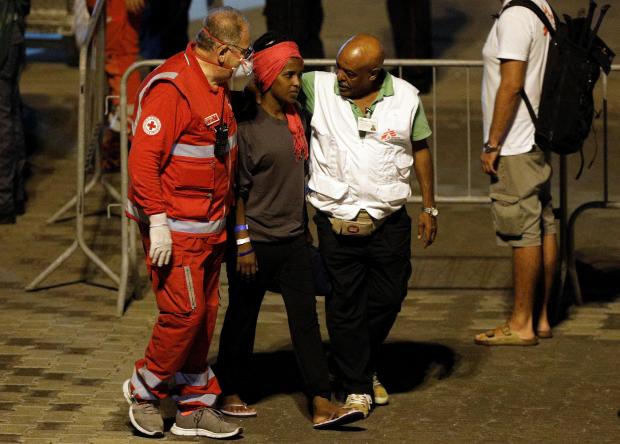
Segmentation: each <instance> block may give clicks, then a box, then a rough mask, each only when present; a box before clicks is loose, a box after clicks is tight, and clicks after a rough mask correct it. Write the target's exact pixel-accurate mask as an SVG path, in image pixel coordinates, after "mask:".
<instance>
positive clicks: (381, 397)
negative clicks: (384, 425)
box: [372, 373, 390, 405]
mask: <svg viewBox="0 0 620 444" xmlns="http://www.w3.org/2000/svg"><path fill="white" fill-rule="evenodd" d="M372 391H373V395H374V398H375V404H377V405H386V404H387V403H388V402H389V401H390V396H389V395H388V392H387V390H386V389H385V387H384V386H383V384H381V381H379V378H378V377H377V374H376V373H374V374H373V375H372Z"/></svg>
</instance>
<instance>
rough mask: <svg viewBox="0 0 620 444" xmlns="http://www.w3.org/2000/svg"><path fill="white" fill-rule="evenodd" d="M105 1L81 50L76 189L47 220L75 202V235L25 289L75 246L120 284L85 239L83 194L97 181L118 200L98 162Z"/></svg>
mask: <svg viewBox="0 0 620 444" xmlns="http://www.w3.org/2000/svg"><path fill="white" fill-rule="evenodd" d="M105 3H106V0H99V1H98V2H97V4H96V5H95V8H94V10H93V12H92V15H91V19H90V24H89V27H88V33H87V35H86V39H85V42H84V45H83V46H82V48H81V50H80V64H79V70H80V90H79V108H78V134H77V192H76V195H75V196H74V197H73V198H72V199H71V200H70V201H69V202H67V203H66V204H65V205H64V206H63V207H62V208H60V209H59V210H58V211H57V212H56V213H55V214H54V215H53V216H52V217H50V218H49V219H48V221H47V222H48V223H52V222H55V221H57V220H58V219H59V218H60V217H61V216H62V215H63V214H65V213H66V212H67V211H68V210H69V209H70V208H71V207H73V206H75V239H74V241H73V243H72V244H71V246H70V247H69V248H67V250H65V251H64V252H63V253H62V254H61V255H60V256H58V258H57V259H56V260H55V261H54V262H52V264H50V265H49V266H48V267H47V268H46V269H45V270H44V271H43V272H42V273H40V274H39V275H38V276H37V277H36V278H34V279H33V280H32V282H30V283H29V284H28V285H27V286H26V290H28V291H31V290H36V289H37V288H38V285H39V284H40V283H41V282H42V281H43V280H44V279H45V278H47V277H48V276H49V275H50V274H52V273H53V272H54V271H55V270H56V269H58V268H59V267H60V266H61V265H62V264H63V263H64V262H65V261H66V260H67V259H68V258H69V257H70V256H71V255H72V254H73V253H74V252H75V251H76V250H77V249H78V247H79V248H80V249H81V250H82V251H83V252H84V253H85V254H86V256H87V257H88V258H89V259H90V260H91V261H92V262H94V263H95V265H97V266H98V267H99V268H100V269H101V270H102V271H103V272H104V273H105V274H106V275H107V276H108V277H109V278H110V279H111V280H112V281H113V282H114V283H115V284H117V285H119V284H120V278H119V275H118V274H116V273H114V272H113V271H112V270H111V269H110V268H109V267H108V266H107V265H106V264H105V263H104V262H103V261H102V260H101V259H100V258H99V256H97V254H95V252H93V251H92V249H91V248H90V247H89V246H88V245H87V243H86V240H85V239H84V200H85V196H86V194H87V193H88V192H89V191H90V190H91V189H92V188H93V187H94V186H95V185H96V184H99V183H100V184H102V185H103V187H104V189H105V190H106V191H107V192H108V193H110V194H111V195H112V197H113V198H114V199H115V200H116V201H118V202H120V200H121V196H120V193H119V192H118V191H117V190H115V189H114V187H112V185H110V184H109V183H108V182H107V181H105V180H104V179H103V178H102V175H101V168H100V162H99V142H98V137H99V132H100V130H101V128H102V126H103V123H104V119H105V112H104V109H105V101H106V96H105V94H106V90H107V83H106V77H105V69H104V64H105V58H104V50H105V23H106V14H105ZM93 150H94V155H95V159H94V174H93V176H92V178H91V180H90V181H89V182H88V183H87V184H86V183H85V182H86V166H87V165H86V162H87V157H89V156H88V154H89V153H91V152H93Z"/></svg>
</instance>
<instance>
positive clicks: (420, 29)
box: [387, 0, 433, 92]
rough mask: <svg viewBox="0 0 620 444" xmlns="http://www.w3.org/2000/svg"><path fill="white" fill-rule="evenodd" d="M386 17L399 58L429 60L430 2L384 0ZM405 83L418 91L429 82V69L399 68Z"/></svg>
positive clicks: (431, 50)
mask: <svg viewBox="0 0 620 444" xmlns="http://www.w3.org/2000/svg"><path fill="white" fill-rule="evenodd" d="M387 10H388V16H389V18H390V24H391V26H392V35H393V37H394V49H395V50H396V56H397V57H398V58H399V59H430V58H432V57H433V48H432V39H433V36H432V22H431V0H388V1H387ZM403 77H404V78H405V80H407V81H409V82H411V83H413V85H414V86H416V87H417V88H418V89H420V90H421V91H422V92H427V91H428V90H429V89H430V86H431V83H432V70H431V68H424V67H419V66H411V67H405V68H403Z"/></svg>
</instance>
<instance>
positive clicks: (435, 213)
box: [422, 207, 439, 217]
mask: <svg viewBox="0 0 620 444" xmlns="http://www.w3.org/2000/svg"><path fill="white" fill-rule="evenodd" d="M422 211H424V212H425V213H428V214H430V215H431V216H433V217H437V216H438V215H439V210H438V209H437V208H436V207H422Z"/></svg>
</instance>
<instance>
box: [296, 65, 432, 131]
mask: <svg viewBox="0 0 620 444" xmlns="http://www.w3.org/2000/svg"><path fill="white" fill-rule="evenodd" d="M314 77H315V76H314V72H306V73H304V74H303V76H302V79H301V89H302V92H303V97H301V98H300V99H301V102H302V103H303V104H304V106H305V108H306V109H307V110H308V111H309V112H310V113H313V112H314ZM334 94H336V95H338V96H339V95H340V88H338V81H335V82H334ZM393 95H394V85H393V83H392V75H391V74H390V73H386V74H385V79H383V83H382V84H381V88H380V89H379V92H378V93H377V97H376V98H375V100H374V101H373V102H372V105H371V106H370V110H371V112H372V111H374V110H375V107H376V106H377V103H379V102H380V101H381V100H383V98H384V97H389V96H393ZM345 98H346V97H345ZM346 100H348V101H349V103H350V104H351V111H353V115H354V116H355V117H364V116H365V115H366V113H365V112H362V110H361V109H359V107H358V106H357V105H356V104H355V102H353V100H351V99H348V98H346ZM431 134H432V131H431V128H430V126H429V125H428V120H426V114H425V113H424V108H423V107H422V101H420V104H419V105H418V109H417V110H416V113H415V117H414V118H413V126H412V128H411V140H412V141H414V142H416V141H419V140H424V139H426V138H427V137H429V136H430V135H431Z"/></svg>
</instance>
